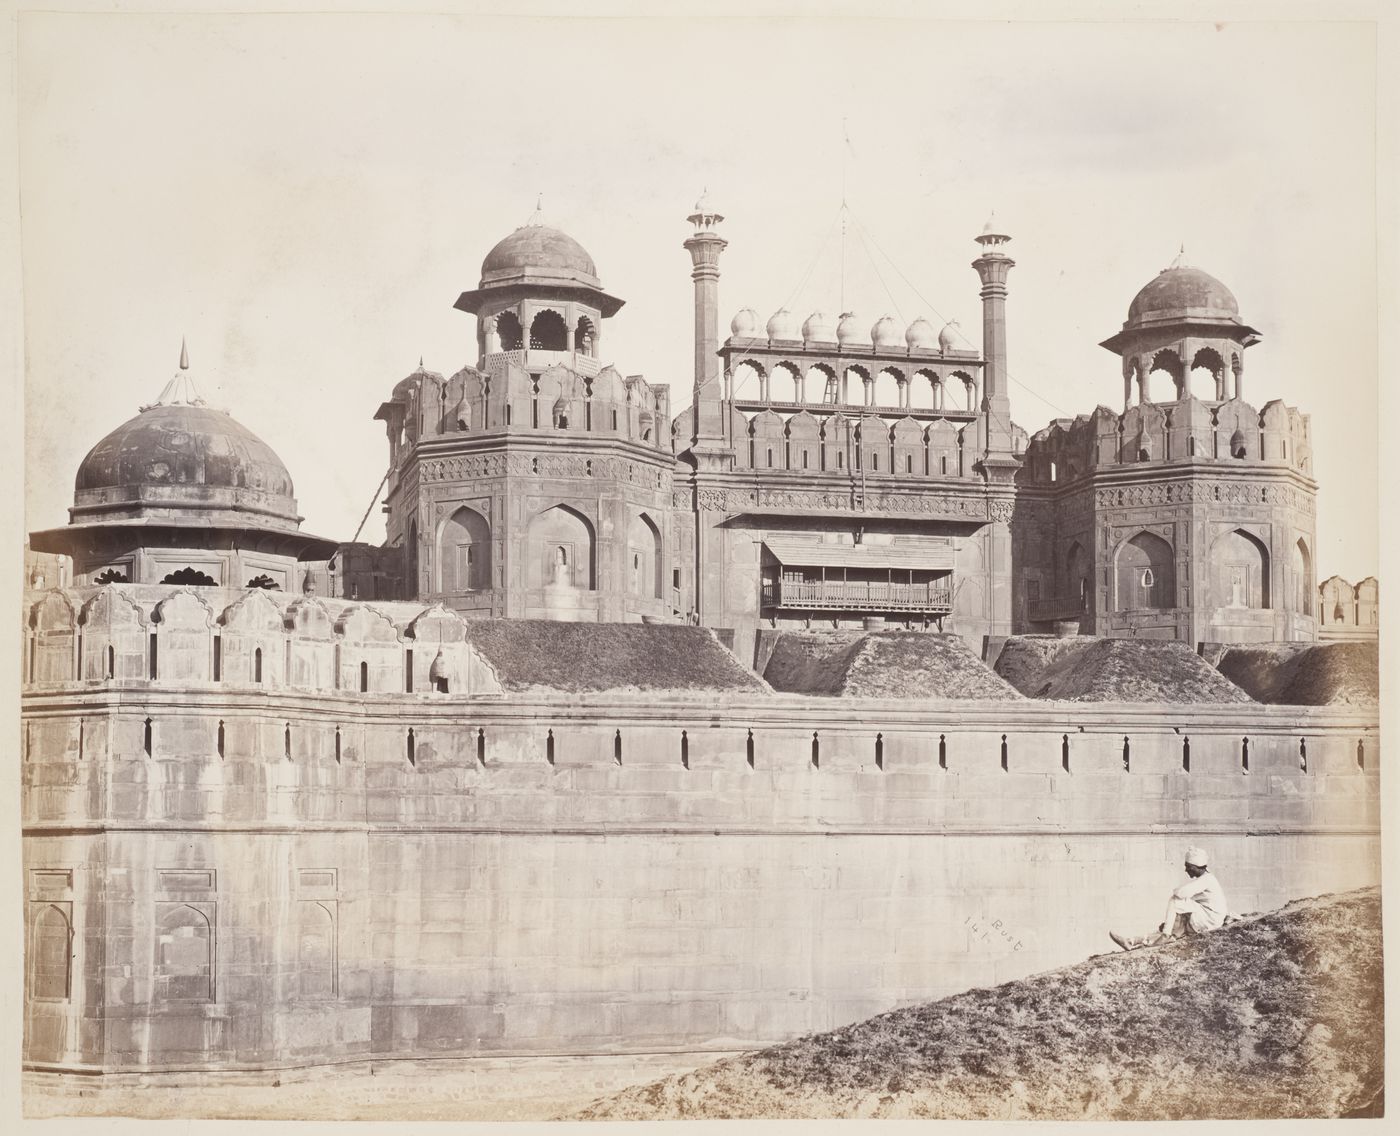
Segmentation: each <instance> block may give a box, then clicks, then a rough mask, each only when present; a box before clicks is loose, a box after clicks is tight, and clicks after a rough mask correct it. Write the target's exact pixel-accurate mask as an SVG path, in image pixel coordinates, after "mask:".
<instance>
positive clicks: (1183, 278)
mask: <svg viewBox="0 0 1400 1136" xmlns="http://www.w3.org/2000/svg"><path fill="white" fill-rule="evenodd" d="M1239 314H1240V307H1239V304H1238V303H1237V302H1236V300H1235V297H1234V295H1233V293H1231V291H1230V289H1229V288H1227V287H1225V285H1224V284H1222V283H1221V282H1220V281H1219V280H1217V279H1216V278H1215V277H1214V276H1212V275H1210V273H1208V272H1202V271H1201V270H1200V269H1199V268H1190V267H1188V266H1185V265H1182V266H1178V267H1174V268H1164V269H1163V270H1162V271H1161V272H1159V273H1158V274H1157V276H1156V277H1155V278H1154V279H1152V280H1149V281H1148V282H1147V284H1146V285H1145V286H1144V287H1143V288H1142V289H1141V290H1140V291H1139V292H1138V294H1137V295H1136V296H1134V297H1133V302H1132V303H1131V304H1129V305H1128V322H1129V323H1153V322H1156V321H1159V320H1168V319H1181V318H1184V317H1189V316H1196V317H1203V318H1205V319H1215V320H1232V321H1238V319H1239Z"/></svg>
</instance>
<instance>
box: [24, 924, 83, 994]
mask: <svg viewBox="0 0 1400 1136" xmlns="http://www.w3.org/2000/svg"><path fill="white" fill-rule="evenodd" d="M33 907H34V908H35V909H36V910H35V911H34V915H33V922H32V924H31V925H30V942H29V994H30V997H31V998H33V999H34V1000H36V1001H40V1002H62V1001H67V999H68V997H69V996H70V994H71V993H72V989H73V924H72V923H71V922H70V921H69V918H68V914H67V912H65V911H64V910H63V909H62V908H60V907H59V906H58V905H57V904H55V903H35V904H34V905H33Z"/></svg>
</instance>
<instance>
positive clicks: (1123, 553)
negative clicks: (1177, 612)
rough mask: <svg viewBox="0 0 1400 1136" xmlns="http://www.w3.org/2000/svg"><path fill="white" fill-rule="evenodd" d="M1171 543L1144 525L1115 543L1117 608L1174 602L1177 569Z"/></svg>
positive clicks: (1158, 606)
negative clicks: (1116, 548)
mask: <svg viewBox="0 0 1400 1136" xmlns="http://www.w3.org/2000/svg"><path fill="white" fill-rule="evenodd" d="M1174 555H1175V554H1174V553H1173V551H1172V546H1171V544H1170V542H1168V541H1167V540H1166V539H1165V538H1163V537H1160V536H1158V535H1157V534H1156V533H1153V532H1148V531H1147V530H1146V529H1143V530H1142V531H1140V532H1137V533H1135V534H1134V535H1133V536H1131V537H1129V538H1128V539H1127V540H1125V541H1123V543H1122V544H1120V545H1119V546H1118V551H1117V555H1116V556H1115V558H1114V579H1115V582H1116V584H1117V587H1116V589H1115V590H1116V595H1115V603H1114V606H1115V608H1116V609H1117V610H1118V611H1136V610H1167V609H1171V608H1174V607H1175V606H1176V572H1175V565H1174V561H1173V558H1174Z"/></svg>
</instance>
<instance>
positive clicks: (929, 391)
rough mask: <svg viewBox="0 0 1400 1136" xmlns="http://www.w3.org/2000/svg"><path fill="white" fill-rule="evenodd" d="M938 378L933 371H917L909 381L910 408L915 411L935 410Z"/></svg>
mask: <svg viewBox="0 0 1400 1136" xmlns="http://www.w3.org/2000/svg"><path fill="white" fill-rule="evenodd" d="M937 385H938V378H937V376H935V375H934V374H933V372H932V371H915V372H914V374H913V376H912V377H911V378H910V379H909V406H910V407H911V408H912V409H914V410H933V409H934V408H935V406H936V403H935V401H934V393H935V388H936V387H937Z"/></svg>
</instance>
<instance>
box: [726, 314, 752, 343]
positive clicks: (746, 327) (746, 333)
mask: <svg viewBox="0 0 1400 1136" xmlns="http://www.w3.org/2000/svg"><path fill="white" fill-rule="evenodd" d="M729 334H730V335H733V336H736V337H738V338H739V339H753V338H754V337H755V336H757V335H758V313H757V312H756V311H754V310H753V309H752V308H740V309H739V311H737V312H736V313H735V314H734V318H733V319H732V320H730V321H729Z"/></svg>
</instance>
